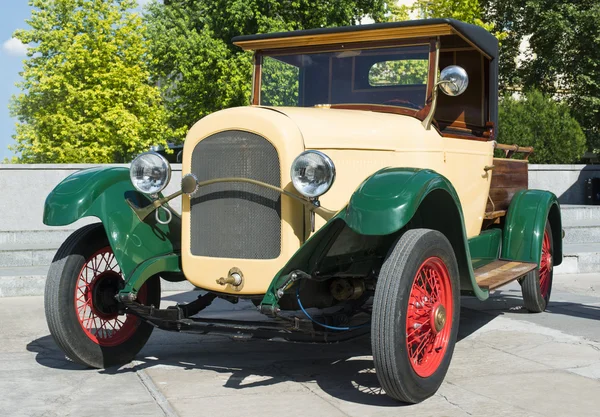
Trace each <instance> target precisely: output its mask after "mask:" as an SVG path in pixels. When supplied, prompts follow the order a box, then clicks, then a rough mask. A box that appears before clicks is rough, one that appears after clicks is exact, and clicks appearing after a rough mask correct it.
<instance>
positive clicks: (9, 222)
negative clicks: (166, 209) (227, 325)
mask: <svg viewBox="0 0 600 417" xmlns="http://www.w3.org/2000/svg"><path fill="white" fill-rule="evenodd" d="M92 166H96V165H84V164H73V165H11V164H8V165H7V164H4V165H2V164H0V190H1V192H2V197H0V232H1V231H27V230H46V229H48V227H47V226H45V225H44V224H43V223H42V214H43V210H44V201H45V199H46V196H47V195H48V193H49V192H50V191H51V190H52V189H53V188H54V187H55V186H56V184H58V183H59V182H60V181H61V180H63V179H64V178H65V177H67V176H68V175H70V174H71V173H73V172H75V171H78V170H80V169H83V168H89V167H92ZM111 166H124V167H126V166H127V165H111ZM172 168H173V175H172V177H171V182H170V184H169V186H168V187H167V190H166V193H167V194H168V193H171V192H175V191H176V190H177V188H178V186H179V184H180V182H181V164H173V165H172ZM592 177H600V165H533V164H532V165H529V188H536V189H545V190H550V191H552V192H554V193H555V194H556V195H557V196H558V197H559V199H560V201H561V203H563V204H585V201H584V196H585V184H584V182H585V180H586V179H587V178H592ZM172 205H173V207H174V208H175V209H176V210H178V211H179V210H181V198H178V199H175V200H174V201H173V203H172ZM89 221H90V220H86V221H79V222H78V223H76V224H73V225H70V226H67V227H66V228H67V229H74V228H78V227H79V226H80V225H82V224H85V223H86V222H89Z"/></svg>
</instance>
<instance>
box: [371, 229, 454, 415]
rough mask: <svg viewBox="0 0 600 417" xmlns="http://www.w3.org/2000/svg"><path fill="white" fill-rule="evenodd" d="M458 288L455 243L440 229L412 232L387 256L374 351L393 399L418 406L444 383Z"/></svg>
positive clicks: (379, 374)
mask: <svg viewBox="0 0 600 417" xmlns="http://www.w3.org/2000/svg"><path fill="white" fill-rule="evenodd" d="M459 285H460V284H459V275H458V264H457V262H456V256H455V254H454V251H453V249H452V245H451V244H450V242H449V241H448V239H447V238H446V236H444V235H443V234H442V233H440V232H438V231H436V230H429V229H412V230H408V231H406V232H405V233H404V234H403V235H402V236H400V238H399V239H398V240H397V241H396V243H395V244H394V246H393V248H392V249H391V250H390V252H389V253H388V255H387V257H386V259H385V261H384V262H383V265H382V267H381V271H380V273H379V276H378V278H377V283H376V287H375V297H374V299H373V318H372V325H371V347H372V350H373V362H374V364H375V371H376V374H377V379H378V380H379V382H380V384H381V387H382V388H383V389H384V390H385V392H386V393H387V394H388V395H389V396H390V397H392V398H395V399H397V400H399V401H403V402H408V403H418V402H420V401H423V400H425V399H426V398H429V397H430V396H432V395H433V394H435V392H436V391H437V389H438V388H439V386H440V385H441V384H442V381H443V380H444V377H445V376H446V372H447V371H448V367H449V366H450V361H451V359H452V354H453V352H454V345H455V343H456V337H457V334H458V321H459V314H460V291H459V288H460V286H459Z"/></svg>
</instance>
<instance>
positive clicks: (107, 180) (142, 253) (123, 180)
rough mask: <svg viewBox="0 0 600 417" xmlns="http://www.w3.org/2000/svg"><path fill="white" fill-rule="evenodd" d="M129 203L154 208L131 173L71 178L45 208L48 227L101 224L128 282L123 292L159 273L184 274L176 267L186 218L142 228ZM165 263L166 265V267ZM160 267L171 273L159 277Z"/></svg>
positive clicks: (95, 172)
mask: <svg viewBox="0 0 600 417" xmlns="http://www.w3.org/2000/svg"><path fill="white" fill-rule="evenodd" d="M126 199H130V200H131V201H132V202H135V203H136V204H137V205H138V206H145V205H147V204H149V203H150V200H149V199H148V198H147V197H146V196H145V195H143V194H141V193H139V192H138V191H136V190H135V189H134V188H133V185H132V184H131V180H130V178H129V169H127V168H122V167H110V168H90V169H85V170H82V171H78V172H76V173H74V174H71V175H70V176H68V177H67V178H65V179H64V180H63V181H62V182H61V183H60V184H58V185H57V186H56V187H55V188H54V190H52V192H51V193H50V194H49V195H48V197H47V198H46V203H45V206H44V224H46V225H48V226H65V225H68V224H71V223H73V222H75V221H77V220H79V219H81V218H83V217H90V216H92V217H97V218H98V219H100V221H101V222H102V224H103V225H104V229H105V230H106V235H107V236H108V240H109V242H110V245H111V247H112V249H113V251H114V254H115V257H116V259H117V262H118V263H119V266H120V268H121V271H122V272H123V276H124V277H125V281H126V287H125V289H124V290H123V291H122V292H129V291H137V290H138V289H139V288H140V287H141V285H142V284H143V283H144V282H145V280H146V279H148V278H149V277H150V276H152V275H154V274H155V273H158V272H163V271H169V272H181V269H180V266H179V263H178V262H173V256H174V255H175V256H176V257H177V258H179V253H180V252H181V219H180V217H179V216H178V215H176V214H174V215H173V219H172V221H171V222H170V223H169V224H168V225H162V224H160V223H158V222H156V220H155V218H154V216H148V218H147V219H146V220H145V221H144V222H142V221H140V220H139V218H138V217H137V215H136V214H135V213H134V212H133V210H132V209H131V207H130V206H129V204H127V201H126ZM162 258H165V262H160V260H161V259H162ZM147 261H150V262H147ZM145 265H150V266H151V267H150V268H146V267H145ZM157 265H163V267H164V268H168V269H163V270H160V271H159V269H160V268H157ZM145 271H146V272H145ZM132 276H135V279H133V280H132V279H131V278H132Z"/></svg>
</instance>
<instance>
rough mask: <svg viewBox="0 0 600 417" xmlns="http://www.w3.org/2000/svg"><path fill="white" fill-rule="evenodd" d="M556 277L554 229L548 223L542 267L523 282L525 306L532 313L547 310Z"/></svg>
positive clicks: (543, 242)
mask: <svg viewBox="0 0 600 417" xmlns="http://www.w3.org/2000/svg"><path fill="white" fill-rule="evenodd" d="M553 276H554V240H553V238H552V227H551V226H550V222H549V221H546V227H545V228H544V237H543V238H542V251H541V254H540V267H539V268H537V269H535V270H533V271H531V272H530V273H528V274H527V275H525V278H523V280H522V281H520V282H521V290H522V291H523V304H524V305H525V308H526V309H527V310H529V311H530V312H532V313H541V312H542V311H544V310H546V307H548V303H549V302H550V294H551V293H552V279H553Z"/></svg>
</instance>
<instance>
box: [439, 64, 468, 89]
mask: <svg viewBox="0 0 600 417" xmlns="http://www.w3.org/2000/svg"><path fill="white" fill-rule="evenodd" d="M438 85H439V86H440V90H442V91H443V92H444V94H446V95H449V96H452V97H454V96H459V95H461V94H462V93H464V92H465V90H466V89H467V87H468V86H469V76H468V75H467V71H465V69H464V68H463V67H459V66H458V65H450V66H447V67H446V68H444V69H443V70H442V72H441V73H440V81H439V82H438Z"/></svg>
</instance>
